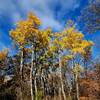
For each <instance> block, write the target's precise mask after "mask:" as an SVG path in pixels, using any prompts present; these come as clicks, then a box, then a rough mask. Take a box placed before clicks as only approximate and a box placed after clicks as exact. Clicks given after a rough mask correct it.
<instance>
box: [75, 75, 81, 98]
mask: <svg viewBox="0 0 100 100" xmlns="http://www.w3.org/2000/svg"><path fill="white" fill-rule="evenodd" d="M75 76H76V77H75V79H76V97H77V100H80V99H79V86H78V79H77V74H76V75H75Z"/></svg>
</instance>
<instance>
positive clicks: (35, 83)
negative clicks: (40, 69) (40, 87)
mask: <svg viewBox="0 0 100 100" xmlns="http://www.w3.org/2000/svg"><path fill="white" fill-rule="evenodd" d="M34 86H35V100H38V98H37V92H38V91H37V82H36V77H35V79H34Z"/></svg>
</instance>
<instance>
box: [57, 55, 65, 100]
mask: <svg viewBox="0 0 100 100" xmlns="http://www.w3.org/2000/svg"><path fill="white" fill-rule="evenodd" d="M60 59H61V57H60V54H59V68H60V82H61V91H62V94H63V97H64V100H66V94H65V92H64V84H63V79H62V70H61V69H62V65H61V60H60Z"/></svg>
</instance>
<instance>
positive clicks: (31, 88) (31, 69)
mask: <svg viewBox="0 0 100 100" xmlns="http://www.w3.org/2000/svg"><path fill="white" fill-rule="evenodd" d="M33 55H34V51H33V45H32V56H31V68H30V91H31V100H33V99H34V98H33V84H32V75H33V73H32V71H33Z"/></svg>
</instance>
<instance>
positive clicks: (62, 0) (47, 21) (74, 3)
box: [0, 0, 80, 30]
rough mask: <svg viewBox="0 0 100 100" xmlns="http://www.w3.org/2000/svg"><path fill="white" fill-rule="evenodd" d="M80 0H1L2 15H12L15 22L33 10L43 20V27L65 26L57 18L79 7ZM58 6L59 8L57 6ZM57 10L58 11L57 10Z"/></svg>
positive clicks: (0, 10) (0, 12)
mask: <svg viewBox="0 0 100 100" xmlns="http://www.w3.org/2000/svg"><path fill="white" fill-rule="evenodd" d="M79 4H80V1H79V0H0V15H3V14H5V15H7V16H9V17H11V20H12V22H13V23H14V24H15V23H16V22H17V21H18V20H19V19H21V18H23V16H24V15H26V14H27V13H28V12H29V11H33V12H35V13H36V15H37V16H39V17H40V19H41V20H42V22H43V27H45V26H51V27H56V28H58V30H59V29H61V27H63V26H62V25H61V24H60V22H59V20H58V19H55V17H56V16H57V18H62V16H64V15H65V13H67V12H69V11H72V10H74V9H76V8H77V7H79ZM57 7H58V8H57ZM56 10H57V11H56Z"/></svg>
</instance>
